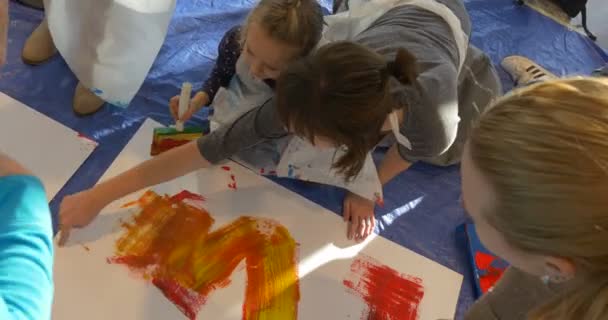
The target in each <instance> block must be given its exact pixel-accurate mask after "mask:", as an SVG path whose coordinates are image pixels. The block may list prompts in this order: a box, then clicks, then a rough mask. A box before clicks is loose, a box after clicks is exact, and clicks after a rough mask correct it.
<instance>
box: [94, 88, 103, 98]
mask: <svg viewBox="0 0 608 320" xmlns="http://www.w3.org/2000/svg"><path fill="white" fill-rule="evenodd" d="M91 92H93V93H94V94H96V95H98V96H100V95H102V94H103V90H101V89H99V88H93V89H91Z"/></svg>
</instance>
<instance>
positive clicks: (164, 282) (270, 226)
mask: <svg viewBox="0 0 608 320" xmlns="http://www.w3.org/2000/svg"><path fill="white" fill-rule="evenodd" d="M184 195H186V197H192V193H189V192H187V193H180V194H178V195H176V196H173V197H168V196H164V197H161V196H159V195H157V194H155V193H154V192H152V191H147V192H146V193H145V194H144V195H143V196H142V197H141V198H140V200H139V203H140V205H141V207H142V211H141V212H140V213H138V214H137V215H135V216H134V217H133V222H130V223H125V224H124V225H123V227H124V228H125V231H126V233H125V234H124V235H123V236H122V237H121V238H120V239H118V241H117V242H116V254H117V256H115V257H113V258H108V259H107V262H108V263H114V264H124V265H127V266H128V267H129V269H130V270H131V271H132V272H135V273H136V274H138V275H139V276H142V277H143V278H144V279H146V280H149V281H151V282H152V283H153V284H154V285H155V286H156V287H157V288H159V289H160V290H161V291H162V292H163V294H164V295H165V296H166V297H167V298H168V299H169V300H171V301H172V302H173V303H174V304H175V305H176V306H177V307H178V308H179V310H181V311H182V312H183V313H184V314H185V315H186V316H187V317H188V318H189V319H196V316H197V313H198V311H199V310H200V308H201V307H202V305H203V304H204V303H205V301H206V299H207V297H208V296H209V295H210V294H211V293H212V292H213V291H215V290H216V289H218V288H221V287H225V286H227V285H229V283H230V277H231V275H232V274H233V273H234V270H235V269H236V268H237V266H238V265H239V264H240V263H241V261H245V266H246V272H247V283H246V292H245V301H244V303H243V307H242V308H243V316H242V319H243V320H261V319H297V311H298V302H299V300H300V293H299V279H298V275H297V263H296V242H295V240H294V239H293V238H292V237H291V235H290V234H289V231H288V230H287V229H286V228H285V227H283V226H281V225H280V224H278V223H276V222H274V221H272V220H268V219H260V218H252V217H240V218H238V219H237V220H235V221H233V222H231V223H229V224H227V225H224V226H222V227H220V228H219V229H217V230H215V231H213V232H210V229H211V226H212V224H213V223H214V220H213V218H211V216H210V215H209V213H208V212H207V211H205V210H204V209H202V208H196V207H193V206H190V205H189V204H187V203H183V202H181V201H177V200H176V199H181V198H183V197H184ZM194 197H196V198H199V197H200V196H198V195H194ZM275 279H276V280H275Z"/></svg>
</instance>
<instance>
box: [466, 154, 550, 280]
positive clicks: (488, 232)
mask: <svg viewBox="0 0 608 320" xmlns="http://www.w3.org/2000/svg"><path fill="white" fill-rule="evenodd" d="M460 168H461V175H462V203H463V206H464V207H465V210H466V211H467V213H468V214H469V215H470V216H471V218H472V219H473V221H474V222H475V230H476V231H477V234H478V235H479V239H480V240H481V242H482V243H483V245H484V246H485V247H486V248H487V249H488V250H490V251H491V252H492V253H494V254H496V255H498V256H500V257H501V258H503V259H504V260H506V261H507V262H509V264H511V265H512V266H514V267H516V268H519V269H521V270H523V271H525V272H527V273H530V274H534V275H537V276H539V277H540V276H543V275H545V274H546V266H545V260H546V259H545V258H546V257H544V256H542V255H538V254H531V253H528V252H525V251H523V250H520V249H518V248H515V247H513V246H512V245H511V244H509V243H508V242H507V241H506V240H505V239H504V237H503V236H502V235H501V234H500V233H499V232H498V231H497V230H496V229H495V228H494V227H493V226H492V225H491V224H490V223H489V222H488V219H487V218H486V217H485V215H487V214H489V213H491V210H492V209H491V208H492V207H494V203H495V201H496V195H495V194H494V191H493V190H492V189H493V188H492V186H491V185H490V183H489V182H488V181H487V179H485V177H484V176H483V174H482V172H481V171H480V170H479V169H478V168H477V166H476V165H475V164H474V163H473V161H472V159H471V157H470V155H469V150H468V146H467V147H465V151H464V153H463V157H462V162H461V165H460Z"/></svg>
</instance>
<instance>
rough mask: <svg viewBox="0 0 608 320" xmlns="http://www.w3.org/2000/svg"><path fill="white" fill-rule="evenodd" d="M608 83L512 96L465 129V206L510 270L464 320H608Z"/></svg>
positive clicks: (549, 86) (544, 86)
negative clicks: (475, 124)
mask: <svg viewBox="0 0 608 320" xmlns="http://www.w3.org/2000/svg"><path fill="white" fill-rule="evenodd" d="M607 175H608V80H606V79H590V78H589V79H583V78H573V79H564V80H554V81H549V82H544V83H540V84H536V85H533V86H530V87H527V88H524V89H521V90H518V91H515V92H513V93H511V94H509V95H507V96H505V97H503V98H502V99H500V100H499V101H497V102H496V103H495V104H494V105H493V106H492V107H490V108H489V109H488V110H487V111H486V112H485V113H484V114H483V115H482V117H481V119H480V121H479V123H478V125H477V126H476V127H475V128H473V130H472V133H471V136H470V139H469V140H468V143H467V145H466V146H465V150H464V154H463V159H462V192H463V204H464V206H465V208H466V210H467V211H468V213H469V214H470V215H471V217H472V218H473V220H474V221H475V224H476V228H477V231H478V233H479V236H480V239H481V240H482V242H483V243H484V245H485V246H487V248H488V249H490V250H491V251H492V252H494V253H495V254H497V255H499V256H501V257H502V258H504V259H506V260H507V261H508V262H509V263H510V264H511V265H512V267H511V268H510V270H508V271H507V273H506V274H505V275H504V277H503V278H502V280H501V281H499V283H498V284H497V285H496V287H495V288H494V290H493V291H492V292H490V293H489V294H487V295H485V296H484V297H482V298H481V299H480V300H479V301H478V302H477V303H476V304H475V305H474V306H473V308H472V309H471V310H470V312H469V314H468V316H467V319H526V318H527V319H537V320H540V319H542V320H545V319H563V320H566V319H568V320H570V319H577V320H578V319H581V320H600V319H608V245H607V244H608V196H607V195H608V176H607Z"/></svg>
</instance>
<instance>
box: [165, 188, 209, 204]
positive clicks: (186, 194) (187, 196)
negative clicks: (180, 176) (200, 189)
mask: <svg viewBox="0 0 608 320" xmlns="http://www.w3.org/2000/svg"><path fill="white" fill-rule="evenodd" d="M184 200H195V201H205V200H207V199H205V197H203V196H201V195H200V194H196V193H192V192H190V191H188V190H184V191H182V192H180V193H178V194H176V195H174V196H172V197H171V201H175V202H182V201H184Z"/></svg>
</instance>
